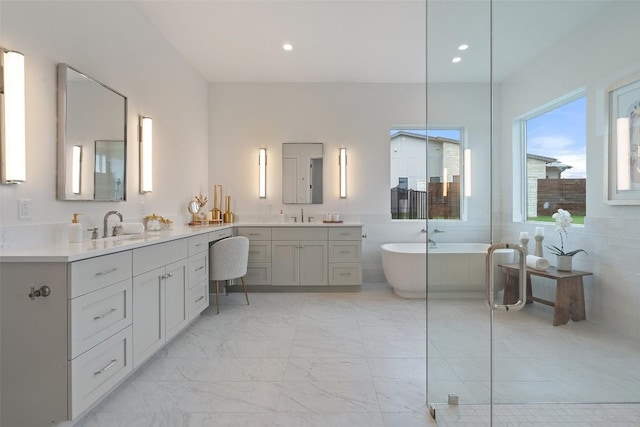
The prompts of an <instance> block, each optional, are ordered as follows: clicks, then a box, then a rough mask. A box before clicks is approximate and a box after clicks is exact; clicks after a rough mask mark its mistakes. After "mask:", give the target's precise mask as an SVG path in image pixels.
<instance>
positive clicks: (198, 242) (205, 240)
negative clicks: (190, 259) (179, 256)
mask: <svg viewBox="0 0 640 427" xmlns="http://www.w3.org/2000/svg"><path fill="white" fill-rule="evenodd" d="M207 249H209V234H208V233H207V234H200V235H198V236H193V237H189V250H188V252H189V256H191V255H195V254H198V253H200V252H206V251H207Z"/></svg>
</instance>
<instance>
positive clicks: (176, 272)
mask: <svg viewBox="0 0 640 427" xmlns="http://www.w3.org/2000/svg"><path fill="white" fill-rule="evenodd" d="M165 277H166V279H165V293H166V294H165V295H166V300H165V301H166V317H165V319H166V331H167V335H166V340H167V341H169V340H170V339H171V338H173V337H174V336H175V335H176V334H177V333H178V332H180V331H181V330H182V328H184V327H185V326H187V323H188V322H189V312H188V307H187V260H182V261H178V262H174V263H173V264H169V265H168V266H167V267H166V270H165Z"/></svg>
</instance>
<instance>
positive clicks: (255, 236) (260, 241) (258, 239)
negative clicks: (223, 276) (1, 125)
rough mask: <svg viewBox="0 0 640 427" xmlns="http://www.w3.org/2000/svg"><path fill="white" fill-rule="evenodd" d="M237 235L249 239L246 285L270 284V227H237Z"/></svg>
mask: <svg viewBox="0 0 640 427" xmlns="http://www.w3.org/2000/svg"><path fill="white" fill-rule="evenodd" d="M237 233H238V236H245V237H247V238H248V239H249V262H248V265H247V276H246V277H245V283H246V284H247V285H270V284H271V227H238V232H237Z"/></svg>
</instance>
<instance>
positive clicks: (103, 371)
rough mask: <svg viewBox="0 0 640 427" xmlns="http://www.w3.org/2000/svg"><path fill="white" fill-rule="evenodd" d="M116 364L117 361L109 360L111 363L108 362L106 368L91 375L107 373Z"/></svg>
mask: <svg viewBox="0 0 640 427" xmlns="http://www.w3.org/2000/svg"><path fill="white" fill-rule="evenodd" d="M116 363H118V359H111V362H109V364H108V365H107V366H105V367H104V368H102V369H100V370H99V371H95V372H94V373H93V375H100V374H104V373H105V372H107V371H108V370H109V369H111V368H112V367H113V365H115V364H116Z"/></svg>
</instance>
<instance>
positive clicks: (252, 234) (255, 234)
mask: <svg viewBox="0 0 640 427" xmlns="http://www.w3.org/2000/svg"><path fill="white" fill-rule="evenodd" d="M247 234H248V235H249V236H259V235H260V233H247Z"/></svg>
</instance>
